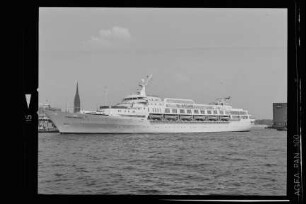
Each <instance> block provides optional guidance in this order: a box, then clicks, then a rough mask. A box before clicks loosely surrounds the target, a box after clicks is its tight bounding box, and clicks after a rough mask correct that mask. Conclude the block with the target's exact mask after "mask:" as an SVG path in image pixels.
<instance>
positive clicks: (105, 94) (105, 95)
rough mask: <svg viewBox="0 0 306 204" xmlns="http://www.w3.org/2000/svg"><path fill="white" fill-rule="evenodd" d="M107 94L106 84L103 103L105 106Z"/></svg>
mask: <svg viewBox="0 0 306 204" xmlns="http://www.w3.org/2000/svg"><path fill="white" fill-rule="evenodd" d="M107 94H108V88H107V86H105V87H104V103H105V105H106V106H107Z"/></svg>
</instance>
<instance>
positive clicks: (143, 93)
mask: <svg viewBox="0 0 306 204" xmlns="http://www.w3.org/2000/svg"><path fill="white" fill-rule="evenodd" d="M151 79H152V74H150V75H147V78H146V79H141V81H140V82H139V89H138V94H139V95H141V96H146V86H147V85H148V84H149V82H150V80H151Z"/></svg>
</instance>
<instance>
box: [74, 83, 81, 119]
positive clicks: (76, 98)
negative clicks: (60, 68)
mask: <svg viewBox="0 0 306 204" xmlns="http://www.w3.org/2000/svg"><path fill="white" fill-rule="evenodd" d="M80 109H81V101H80V96H79V84H78V82H77V85H76V93H75V96H74V109H73V112H74V113H78V112H80Z"/></svg>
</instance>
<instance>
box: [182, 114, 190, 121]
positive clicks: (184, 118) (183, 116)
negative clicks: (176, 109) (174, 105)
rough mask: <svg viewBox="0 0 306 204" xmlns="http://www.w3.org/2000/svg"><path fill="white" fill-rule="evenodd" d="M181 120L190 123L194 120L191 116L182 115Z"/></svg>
mask: <svg viewBox="0 0 306 204" xmlns="http://www.w3.org/2000/svg"><path fill="white" fill-rule="evenodd" d="M180 119H181V120H187V121H190V120H192V116H191V115H181V116H180Z"/></svg>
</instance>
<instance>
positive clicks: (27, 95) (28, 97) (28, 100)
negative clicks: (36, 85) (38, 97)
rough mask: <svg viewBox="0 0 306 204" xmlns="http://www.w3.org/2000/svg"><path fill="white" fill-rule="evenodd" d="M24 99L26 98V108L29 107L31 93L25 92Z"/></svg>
mask: <svg viewBox="0 0 306 204" xmlns="http://www.w3.org/2000/svg"><path fill="white" fill-rule="evenodd" d="M26 100H27V105H28V108H29V106H30V101H31V94H26Z"/></svg>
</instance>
